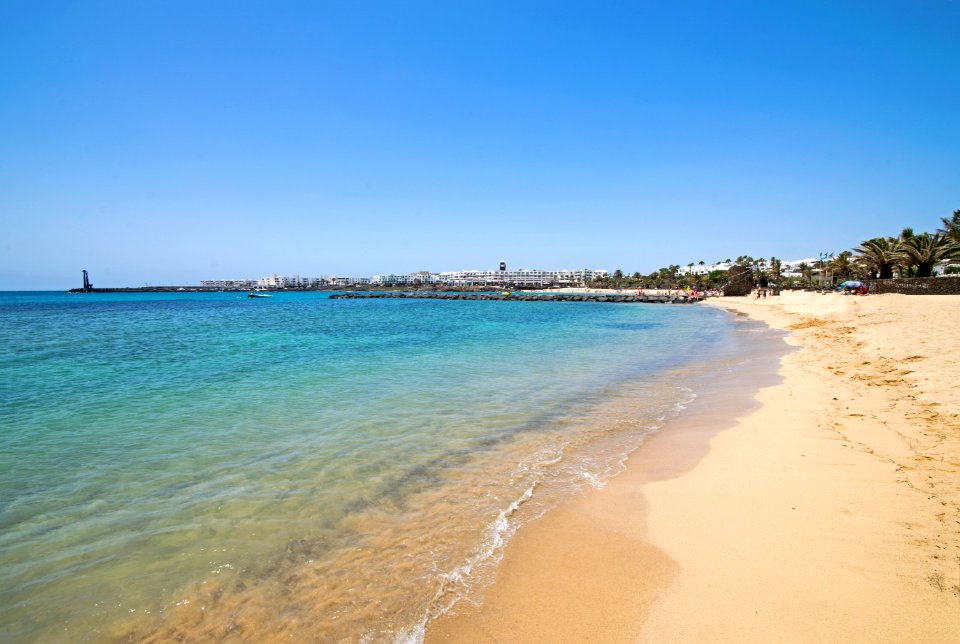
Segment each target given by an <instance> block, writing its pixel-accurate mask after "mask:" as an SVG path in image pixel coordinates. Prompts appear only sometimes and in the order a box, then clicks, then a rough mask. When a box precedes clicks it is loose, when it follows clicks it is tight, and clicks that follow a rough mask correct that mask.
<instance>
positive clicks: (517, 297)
mask: <svg viewBox="0 0 960 644" xmlns="http://www.w3.org/2000/svg"><path fill="white" fill-rule="evenodd" d="M330 299H332V300H334V299H344V300H377V299H420V300H483V301H507V300H509V301H511V302H621V303H628V302H629V303H645V304H689V303H692V302H699V301H701V300H702V299H703V298H702V297H700V296H693V295H659V294H657V295H624V294H595V293H579V294H578V293H562V294H558V295H553V294H543V293H459V292H448V293H447V292H444V293H436V292H388V293H338V294H336V295H331V296H330Z"/></svg>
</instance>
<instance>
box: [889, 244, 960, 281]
mask: <svg viewBox="0 0 960 644" xmlns="http://www.w3.org/2000/svg"><path fill="white" fill-rule="evenodd" d="M956 254H957V246H956V244H954V243H953V241H952V240H951V239H950V238H949V237H945V236H944V235H941V234H940V233H934V234H932V235H931V234H930V233H923V234H922V235H913V236H912V237H909V238H907V239H906V240H905V241H904V242H903V247H902V249H901V251H900V255H901V257H903V258H905V259H906V260H907V261H908V262H910V264H912V265H915V266H916V267H917V277H930V276H931V275H933V267H934V266H936V265H937V264H939V263H940V262H942V261H944V260H947V259H950V258H952V257H955V256H956Z"/></svg>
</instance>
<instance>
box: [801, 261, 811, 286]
mask: <svg viewBox="0 0 960 644" xmlns="http://www.w3.org/2000/svg"><path fill="white" fill-rule="evenodd" d="M799 268H800V276H801V277H803V281H804V282H806V284H807V286H809V285H810V283H811V282H812V281H813V267H812V266H810V264H807V263H806V262H801V264H800V267H799Z"/></svg>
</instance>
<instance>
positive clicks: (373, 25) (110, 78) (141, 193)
mask: <svg viewBox="0 0 960 644" xmlns="http://www.w3.org/2000/svg"><path fill="white" fill-rule="evenodd" d="M958 33H960V2H956V1H949V0H944V1H942V2H933V1H925V0H915V1H909V2H908V1H903V2H886V1H883V0H869V1H865V2H843V1H838V0H830V1H826V2H814V1H808V2H790V1H782V2H715V1H707V2H684V1H677V2H674V1H671V2H661V1H656V2H640V1H635V2H614V1H610V2H604V1H600V0H589V1H584V2H564V1H560V0H556V1H553V2H524V1H522V0H513V1H507V2H500V1H498V0H478V1H471V0H464V1H459V2H450V1H446V2H414V1H408V2H363V1H360V0H350V1H347V2H321V1H313V2H283V1H281V0H271V1H269V2H267V1H265V2H243V1H237V0H230V1H222V2H220V1H205V0H190V1H187V2H179V1H175V0H161V1H147V0H138V1H136V2H130V1H128V0H127V1H122V2H89V1H83V0H71V1H69V2H45V1H43V0H27V1H20V0H3V1H2V2H0V290H30V289H62V288H69V287H73V286H79V285H80V279H81V278H80V270H81V269H84V268H85V269H87V270H89V271H90V273H91V279H92V281H93V282H94V284H95V285H97V286H142V285H144V284H151V285H159V284H198V283H199V281H200V280H202V279H224V278H253V279H256V278H258V277H261V276H264V275H270V274H274V273H276V274H281V275H292V274H298V275H301V276H330V275H337V276H371V275H376V274H381V273H406V272H412V271H419V270H429V271H435V272H438V271H444V270H463V269H487V268H494V267H495V266H496V265H497V263H498V262H499V261H500V260H501V259H503V260H506V261H507V263H508V267H509V268H511V269H513V268H541V269H560V268H604V269H608V270H611V271H612V270H614V269H618V268H619V269H622V270H624V271H625V272H628V273H632V272H634V271H640V272H641V273H644V274H646V273H649V272H651V271H654V270H656V269H657V268H659V267H661V266H667V265H670V264H679V265H686V264H688V263H689V262H699V261H701V260H702V261H705V262H707V263H711V262H713V261H717V260H721V259H726V258H728V257H732V258H735V257H736V256H738V255H743V254H746V255H752V256H754V257H761V256H763V257H769V256H777V257H780V258H783V259H788V260H789V259H798V258H803V257H811V256H815V255H817V253H819V252H839V251H841V250H845V249H848V248H851V247H853V246H856V245H857V244H858V243H860V242H861V241H863V240H865V239H869V238H872V237H876V236H880V235H896V234H897V233H899V231H900V230H901V229H902V228H904V227H907V226H910V227H913V228H914V229H915V230H917V231H923V230H930V231H932V230H934V229H936V228H937V226H938V225H939V223H940V217H946V216H948V215H950V213H952V212H953V211H954V210H955V209H958V208H960V38H958V37H957V34H958Z"/></svg>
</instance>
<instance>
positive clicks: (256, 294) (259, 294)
mask: <svg viewBox="0 0 960 644" xmlns="http://www.w3.org/2000/svg"><path fill="white" fill-rule="evenodd" d="M247 297H273V296H272V295H270V294H268V293H247Z"/></svg>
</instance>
